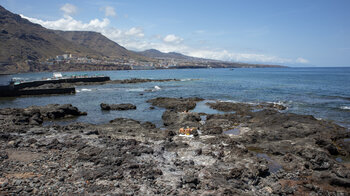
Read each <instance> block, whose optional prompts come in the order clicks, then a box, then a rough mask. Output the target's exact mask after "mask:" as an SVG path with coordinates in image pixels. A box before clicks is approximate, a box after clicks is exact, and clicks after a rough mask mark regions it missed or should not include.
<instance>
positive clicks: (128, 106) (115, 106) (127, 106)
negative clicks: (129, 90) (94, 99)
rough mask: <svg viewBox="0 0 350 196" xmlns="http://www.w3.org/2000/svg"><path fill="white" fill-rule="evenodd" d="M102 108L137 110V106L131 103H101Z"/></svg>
mask: <svg viewBox="0 0 350 196" xmlns="http://www.w3.org/2000/svg"><path fill="white" fill-rule="evenodd" d="M100 107H101V110H136V106H135V105H133V104H131V103H121V104H106V103H101V104H100Z"/></svg>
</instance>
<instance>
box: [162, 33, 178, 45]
mask: <svg viewBox="0 0 350 196" xmlns="http://www.w3.org/2000/svg"><path fill="white" fill-rule="evenodd" d="M163 41H164V42H166V43H175V44H179V43H181V42H182V41H183V39H182V38H181V37H178V36H176V35H174V34H169V35H167V36H165V37H164V38H163Z"/></svg>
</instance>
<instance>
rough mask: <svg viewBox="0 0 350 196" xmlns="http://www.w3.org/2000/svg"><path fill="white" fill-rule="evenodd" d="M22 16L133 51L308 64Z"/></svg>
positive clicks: (67, 19)
mask: <svg viewBox="0 0 350 196" xmlns="http://www.w3.org/2000/svg"><path fill="white" fill-rule="evenodd" d="M21 16H22V17H23V18H26V19H28V20H30V21H32V22H34V23H38V24H40V25H42V26H44V27H46V28H49V29H55V30H68V31H72V30H80V31H97V32H100V33H102V34H103V35H105V36H106V37H108V38H109V39H111V40H113V41H115V42H117V43H118V44H120V45H122V46H124V47H126V48H128V49H132V50H146V49H151V48H154V49H157V50H160V51H162V52H179V53H183V54H185V55H189V56H194V57H200V58H208V59H216V60H224V61H237V62H251V63H278V64H285V63H290V64H293V63H308V62H309V61H308V60H307V59H304V58H301V57H299V58H297V59H289V58H281V57H277V56H272V55H265V54H258V53H239V52H232V51H227V50H224V49H208V48H198V47H197V48H193V47H191V46H189V45H187V44H185V43H183V39H182V38H181V37H179V36H176V35H174V34H168V35H166V36H164V37H163V36H161V35H155V36H145V34H144V32H143V29H142V28H141V27H132V28H130V29H126V30H122V29H118V28H115V27H111V26H110V21H109V19H107V18H104V19H97V18H96V19H92V20H90V21H88V22H82V21H79V20H76V19H74V18H73V17H71V16H68V15H64V17H62V18H60V19H58V20H54V21H44V20H40V19H36V18H30V17H26V16H23V15H21Z"/></svg>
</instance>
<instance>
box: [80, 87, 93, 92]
mask: <svg viewBox="0 0 350 196" xmlns="http://www.w3.org/2000/svg"><path fill="white" fill-rule="evenodd" d="M80 91H81V92H90V91H92V89H88V88H82V89H81V90H80Z"/></svg>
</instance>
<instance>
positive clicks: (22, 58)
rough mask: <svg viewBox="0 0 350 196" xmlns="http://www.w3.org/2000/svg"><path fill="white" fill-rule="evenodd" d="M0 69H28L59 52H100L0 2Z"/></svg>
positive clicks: (96, 54) (12, 70) (16, 70)
mask: <svg viewBox="0 0 350 196" xmlns="http://www.w3.org/2000/svg"><path fill="white" fill-rule="evenodd" d="M0 42H1V45H0V63H1V67H0V70H1V71H9V72H18V71H30V70H31V63H26V62H28V60H29V62H35V61H39V60H41V59H46V58H50V57H54V56H56V55H60V54H63V53H75V54H82V55H91V56H101V54H99V53H96V52H95V51H93V50H91V49H89V48H86V47H83V46H80V45H78V44H75V43H72V42H69V41H67V40H65V39H64V38H62V37H61V36H59V35H57V34H56V33H54V31H52V30H49V29H46V28H44V27H42V26H40V25H38V24H34V23H32V22H30V21H28V20H26V19H24V18H22V17H21V16H19V15H17V14H13V13H11V12H9V11H7V10H6V9H5V8H3V7H1V6H0Z"/></svg>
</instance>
